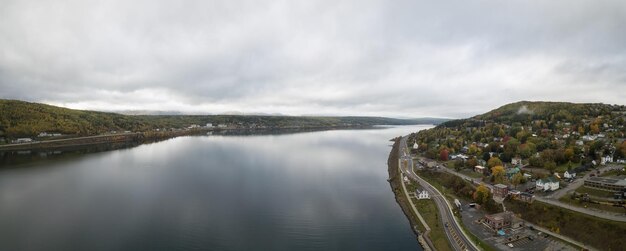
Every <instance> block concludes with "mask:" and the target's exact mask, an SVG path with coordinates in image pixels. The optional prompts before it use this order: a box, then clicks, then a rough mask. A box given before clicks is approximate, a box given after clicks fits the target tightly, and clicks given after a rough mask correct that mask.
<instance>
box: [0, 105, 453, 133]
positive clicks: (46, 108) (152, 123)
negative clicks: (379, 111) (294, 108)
mask: <svg viewBox="0 0 626 251" xmlns="http://www.w3.org/2000/svg"><path fill="white" fill-rule="evenodd" d="M438 122H442V120H439V119H392V118H383V117H305V116H301V117H300V116H245V115H122V114H117V113H107V112H96V111H83V110H73V109H67V108H62V107H56V106H51V105H45V104H39V103H29V102H24V101H17V100H0V143H2V142H1V141H3V140H4V141H7V142H8V141H9V140H11V139H15V138H20V137H34V136H36V135H38V134H40V133H42V132H48V133H59V134H62V135H74V136H89V135H98V134H102V133H107V132H111V131H132V132H145V131H151V130H159V129H160V130H170V129H182V128H188V127H190V126H194V125H197V126H204V125H206V124H208V123H211V124H212V125H213V126H217V125H218V124H224V125H228V126H229V127H235V128H250V129H256V128H258V129H263V128H270V129H271V128H323V127H362V126H372V125H408V124H419V123H438Z"/></svg>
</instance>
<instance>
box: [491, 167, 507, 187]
mask: <svg viewBox="0 0 626 251" xmlns="http://www.w3.org/2000/svg"><path fill="white" fill-rule="evenodd" d="M504 174H505V172H504V167H503V166H494V167H492V168H491V175H493V180H494V182H495V183H503V182H504Z"/></svg>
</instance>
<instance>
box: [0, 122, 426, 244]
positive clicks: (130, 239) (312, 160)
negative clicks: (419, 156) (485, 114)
mask: <svg viewBox="0 0 626 251" xmlns="http://www.w3.org/2000/svg"><path fill="white" fill-rule="evenodd" d="M429 127H431V126H401V127H391V128H386V129H368V130H337V131H322V132H307V133H297V134H283V135H261V136H189V137H179V138H174V139H170V140H166V141H162V142H158V143H152V144H145V145H140V146H137V147H132V148H126V149H119V150H112V151H104V152H96V153H85V154H67V153H63V154H59V153H58V152H57V153H56V155H53V156H50V155H47V156H44V154H39V153H38V154H34V153H31V154H30V155H31V156H29V157H28V160H27V161H17V162H16V161H10V160H9V161H8V160H7V158H9V157H7V156H6V155H5V156H4V157H3V158H4V160H3V162H0V165H2V166H1V167H0V250H421V247H420V246H419V244H418V243H417V241H416V240H415V236H414V234H413V233H412V232H411V230H410V226H409V223H408V220H407V219H406V218H405V216H404V215H403V214H402V211H401V210H400V207H399V206H398V205H397V204H396V202H395V200H394V196H393V193H392V192H391V189H390V186H389V183H388V182H387V178H388V173H387V164H386V162H387V157H388V154H389V151H390V150H391V148H390V145H391V142H389V139H391V138H392V137H395V136H400V135H405V134H408V133H410V132H415V131H418V130H421V129H425V128H429ZM24 154H26V155H28V153H22V155H24ZM63 155H65V156H63Z"/></svg>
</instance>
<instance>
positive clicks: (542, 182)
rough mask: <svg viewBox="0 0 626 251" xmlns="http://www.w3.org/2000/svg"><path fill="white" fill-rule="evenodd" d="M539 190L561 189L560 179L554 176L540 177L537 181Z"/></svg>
mask: <svg viewBox="0 0 626 251" xmlns="http://www.w3.org/2000/svg"><path fill="white" fill-rule="evenodd" d="M535 185H536V187H537V190H543V191H554V190H557V189H559V181H558V180H556V179H555V178H554V177H548V178H545V179H539V180H537V182H536V183H535Z"/></svg>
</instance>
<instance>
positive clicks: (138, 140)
mask: <svg viewBox="0 0 626 251" xmlns="http://www.w3.org/2000/svg"><path fill="white" fill-rule="evenodd" d="M371 128H374V127H373V126H329V127H325V126H324V127H304V128H303V127H274V128H255V129H251V128H236V127H232V128H211V129H206V128H201V129H190V130H174V131H148V132H129V133H117V134H105V135H93V136H86V137H73V138H65V139H54V140H44V141H33V142H29V143H21V144H5V145H0V152H1V151H29V150H56V149H64V148H73V149H76V148H80V147H89V146H94V145H103V144H117V143H135V144H144V143H152V142H156V141H161V140H166V139H171V138H175V137H180V136H192V135H207V134H209V135H257V134H258V135H262V134H285V133H298V132H314V131H324V130H342V129H353V130H354V129H371Z"/></svg>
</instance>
